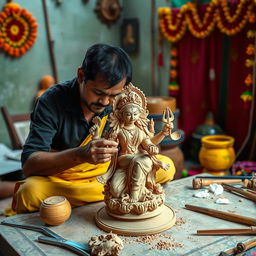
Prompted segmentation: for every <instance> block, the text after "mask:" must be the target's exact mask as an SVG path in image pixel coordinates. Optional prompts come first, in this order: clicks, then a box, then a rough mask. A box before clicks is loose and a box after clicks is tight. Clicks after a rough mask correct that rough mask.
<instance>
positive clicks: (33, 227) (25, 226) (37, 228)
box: [1, 220, 63, 239]
mask: <svg viewBox="0 0 256 256" xmlns="http://www.w3.org/2000/svg"><path fill="white" fill-rule="evenodd" d="M1 224H2V225H6V226H11V227H16V228H23V229H28V230H33V231H37V232H41V233H43V234H44V235H46V236H50V237H55V238H57V239H63V238H62V237H61V236H59V235H57V234H56V233H54V232H53V231H51V230H50V229H49V228H46V227H43V226H37V225H30V224H17V223H12V222H8V221H5V220H4V221H2V222H1Z"/></svg>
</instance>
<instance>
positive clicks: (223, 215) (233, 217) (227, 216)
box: [185, 204, 256, 226]
mask: <svg viewBox="0 0 256 256" xmlns="http://www.w3.org/2000/svg"><path fill="white" fill-rule="evenodd" d="M185 208H186V209H188V210H191V211H195V212H201V213H205V214H208V215H210V216H213V217H216V218H220V219H224V220H228V221H232V222H237V223H242V224H245V225H248V226H256V219H254V218H250V217H246V216H242V215H237V214H234V213H228V212H222V211H218V210H214V209H209V208H205V207H200V206H195V205H189V204H186V205H185Z"/></svg>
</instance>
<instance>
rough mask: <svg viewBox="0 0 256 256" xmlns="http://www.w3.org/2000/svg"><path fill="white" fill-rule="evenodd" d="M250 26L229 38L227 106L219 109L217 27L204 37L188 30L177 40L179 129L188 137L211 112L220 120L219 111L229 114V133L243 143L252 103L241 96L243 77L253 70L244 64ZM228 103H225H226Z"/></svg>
mask: <svg viewBox="0 0 256 256" xmlns="http://www.w3.org/2000/svg"><path fill="white" fill-rule="evenodd" d="M249 26H251V25H250V24H249V25H247V27H245V28H244V29H243V30H242V32H240V33H239V34H237V35H235V36H232V37H230V38H229V39H230V40H229V41H230V46H229V51H230V52H229V54H228V55H229V63H228V67H227V70H228V74H224V75H228V82H227V83H228V84H227V85H226V86H227V91H228V94H227V98H226V106H227V108H226V109H221V110H219V106H218V104H219V103H220V89H221V88H220V85H221V79H222V77H221V76H222V75H223V74H222V68H223V67H222V63H223V39H224V36H223V34H222V33H221V32H220V31H219V30H215V31H214V32H212V33H211V35H210V36H208V37H206V38H205V39H197V38H195V37H193V36H192V35H191V34H190V33H189V32H188V33H186V35H184V37H183V38H182V39H181V40H180V41H179V42H178V43H177V48H178V52H179V56H178V61H179V84H180V92H179V95H178V98H177V100H178V107H179V108H180V110H181V115H180V119H179V121H180V123H179V125H180V128H181V129H183V130H184V131H185V134H186V138H189V137H190V135H191V134H192V132H193V131H194V130H195V129H196V127H197V126H198V125H200V124H202V123H203V122H204V120H205V117H206V115H207V112H208V111H211V112H213V114H214V116H215V119H216V120H218V116H219V114H220V113H218V112H220V111H225V113H226V120H225V122H226V125H225V127H222V128H223V129H224V131H225V133H226V134H228V135H231V136H233V137H234V138H235V149H236V150H238V149H239V148H240V146H241V145H242V143H243V141H244V139H245V137H246V135H247V131H248V124H249V112H250V106H249V105H245V104H244V102H243V101H242V100H241V98H240V95H241V94H242V92H243V91H245V90H246V89H247V88H246V85H245V83H244V80H245V78H246V75H247V74H248V73H249V71H250V69H248V68H247V67H246V66H245V61H246V59H247V58H248V55H246V48H247V46H248V44H249V42H250V41H249V39H247V36H246V33H247V31H248V29H249V28H250V27H249ZM224 105H225V104H224Z"/></svg>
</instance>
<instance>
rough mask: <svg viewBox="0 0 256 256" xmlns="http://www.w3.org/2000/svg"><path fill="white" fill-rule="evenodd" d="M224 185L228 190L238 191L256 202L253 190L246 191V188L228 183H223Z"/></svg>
mask: <svg viewBox="0 0 256 256" xmlns="http://www.w3.org/2000/svg"><path fill="white" fill-rule="evenodd" d="M223 187H224V189H225V190H227V191H230V192H236V193H238V194H240V195H243V196H245V197H247V198H248V199H250V200H252V201H254V202H256V195H255V194H253V193H251V192H247V191H244V190H242V189H240V188H235V187H233V186H230V185H228V184H223Z"/></svg>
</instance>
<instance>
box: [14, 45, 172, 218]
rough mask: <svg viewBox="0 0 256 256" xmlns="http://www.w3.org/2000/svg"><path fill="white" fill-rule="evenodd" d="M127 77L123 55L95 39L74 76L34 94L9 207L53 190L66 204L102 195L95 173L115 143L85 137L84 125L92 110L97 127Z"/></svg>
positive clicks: (32, 206) (166, 176)
mask: <svg viewBox="0 0 256 256" xmlns="http://www.w3.org/2000/svg"><path fill="white" fill-rule="evenodd" d="M131 80H132V65H131V61H130V59H129V57H128V55H127V54H126V53H125V52H124V51H123V50H122V49H121V48H118V47H113V46H109V45H105V44H96V45H93V46H92V47H90V48H89V49H88V51H87V53H86V55H85V58H84V61H83V64H82V67H80V68H78V70H77V78H75V79H74V80H72V81H67V82H65V83H63V84H58V85H55V86H53V87H51V88H49V89H48V90H47V91H46V92H45V93H44V94H43V95H41V96H40V97H39V98H38V100H37V102H36V104H35V106H34V109H33V112H32V114H31V126H30V133H29V136H28V138H27V140H26V143H25V146H24V149H23V153H22V164H23V171H24V174H25V175H26V177H27V178H26V180H24V181H21V182H18V183H17V184H16V188H15V190H16V192H15V194H14V198H13V203H12V209H13V211H15V212H16V213H25V212H34V211H38V210H39V207H40V204H41V203H42V201H43V200H44V199H45V198H47V197H49V196H54V195H59V196H65V197H66V198H67V199H68V200H69V202H70V203H71V205H72V207H75V206H81V205H83V204H85V203H88V202H94V201H99V200H103V197H104V196H103V194H102V192H103V185H102V184H100V183H99V182H98V181H97V180H96V177H97V176H98V175H101V174H103V173H105V172H106V171H107V168H108V166H109V163H110V159H111V156H112V155H113V154H114V153H116V152H117V150H118V148H117V146H118V145H117V143H116V142H114V141H110V140H106V139H103V138H101V139H97V140H93V141H91V135H90V134H89V129H90V128H91V126H92V125H93V123H92V119H93V117H94V116H96V115H97V116H99V117H100V118H101V119H102V122H101V123H102V124H101V127H100V130H101V133H102V132H103V129H104V127H105V124H106V121H107V117H108V114H109V113H110V112H111V101H112V100H113V99H114V97H115V96H117V95H119V94H120V93H121V92H122V90H123V89H124V88H125V86H126V85H128V84H129V83H130V82H131ZM162 158H164V161H165V162H168V163H170V164H171V165H170V166H171V167H170V169H169V170H168V171H164V170H161V169H160V170H158V171H157V174H156V175H157V177H156V179H157V182H160V183H164V182H167V181H169V180H171V179H172V178H173V175H174V171H175V168H174V166H173V163H172V161H171V160H170V159H169V158H167V157H163V156H162Z"/></svg>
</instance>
